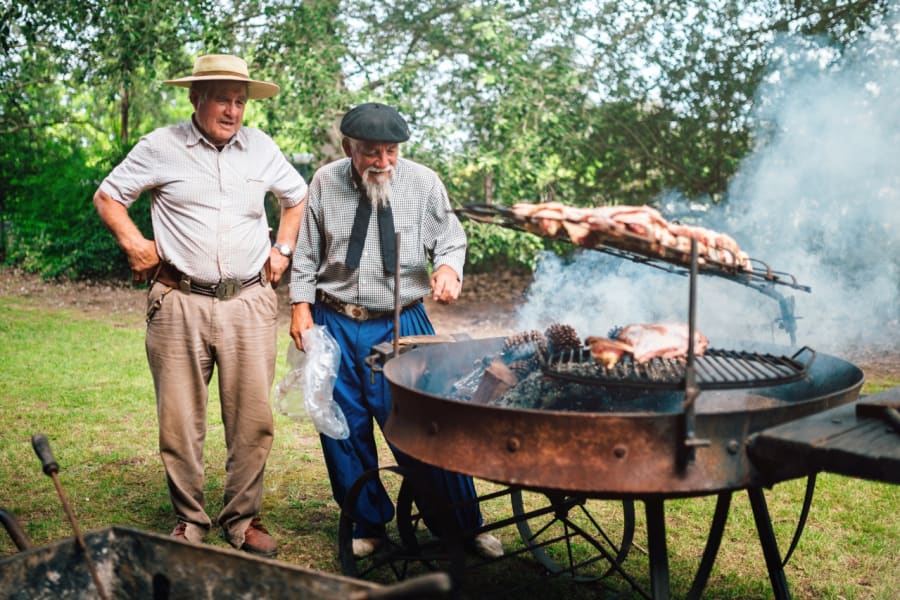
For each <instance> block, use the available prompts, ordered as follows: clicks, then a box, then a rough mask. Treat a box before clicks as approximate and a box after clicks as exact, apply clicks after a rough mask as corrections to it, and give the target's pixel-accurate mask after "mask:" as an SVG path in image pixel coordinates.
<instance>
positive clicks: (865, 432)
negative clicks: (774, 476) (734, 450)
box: [748, 388, 900, 483]
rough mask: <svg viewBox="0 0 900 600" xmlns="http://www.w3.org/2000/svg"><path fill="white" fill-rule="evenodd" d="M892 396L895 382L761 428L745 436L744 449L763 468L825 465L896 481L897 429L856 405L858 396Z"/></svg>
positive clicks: (881, 400)
mask: <svg viewBox="0 0 900 600" xmlns="http://www.w3.org/2000/svg"><path fill="white" fill-rule="evenodd" d="M895 398H900V388H893V389H891V390H887V391H886V392H883V393H881V394H878V395H877V396H871V397H867V398H864V399H861V400H859V401H858V402H855V403H851V404H847V405H844V406H839V407H837V408H833V409H831V410H827V411H824V412H821V413H817V414H814V415H810V416H809V417H806V418H803V419H797V420H795V421H790V422H788V423H783V424H781V425H778V426H776V427H772V428H770V429H766V430H765V431H762V432H760V433H758V434H756V435H754V436H753V437H752V438H751V439H750V443H749V446H748V452H749V454H750V457H751V459H753V461H754V463H756V464H757V465H758V466H759V467H760V469H761V470H763V471H767V470H768V471H771V472H773V473H791V474H796V473H815V472H818V471H828V472H832V473H838V474H841V475H847V476H850V477H859V478H863V479H872V480H875V481H884V482H889V483H900V432H898V431H897V430H896V429H895V428H894V427H893V426H892V425H891V424H890V423H889V422H888V421H887V420H884V419H882V418H878V417H876V416H873V415H872V413H869V412H867V410H865V409H864V410H863V411H862V412H860V411H859V410H858V408H857V407H858V404H859V403H860V402H866V403H867V405H869V406H876V407H877V406H885V405H890V403H892V402H893V401H894V399H895ZM875 414H876V415H877V414H878V413H877V411H876V413H875Z"/></svg>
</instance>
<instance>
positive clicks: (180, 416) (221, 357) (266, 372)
mask: <svg viewBox="0 0 900 600" xmlns="http://www.w3.org/2000/svg"><path fill="white" fill-rule="evenodd" d="M277 303H278V301H277V297H276V295H275V291H274V290H273V289H272V287H271V286H269V285H268V284H266V285H254V286H251V287H248V288H246V289H244V290H242V291H241V293H240V294H239V295H238V296H237V297H234V298H230V299H228V300H219V299H217V298H213V297H209V296H204V295H200V294H185V293H182V292H181V291H179V290H177V289H173V288H170V287H167V286H165V285H163V284H161V283H156V284H154V285H153V287H152V288H151V289H150V292H149V294H148V322H147V338H146V348H147V360H148V362H149V364H150V372H151V373H152V374H153V383H154V386H155V388H156V406H157V416H158V419H159V451H160V455H161V457H162V462H163V466H164V467H165V471H166V481H167V483H168V487H169V496H170V498H171V501H172V505H173V507H174V509H175V515H176V517H177V518H178V520H180V521H184V522H185V523H187V530H186V532H185V533H186V535H187V538H188V539H189V540H191V541H195V542H199V541H201V540H202V539H203V536H204V535H205V534H206V533H207V532H208V531H209V529H210V527H211V525H212V522H211V520H210V518H209V516H208V515H207V514H206V510H205V508H204V461H203V445H204V441H205V439H206V420H207V416H206V407H207V401H208V396H209V382H210V381H211V379H212V375H213V370H214V368H215V370H216V372H217V376H218V383H219V397H220V403H221V412H222V424H223V425H224V432H225V444H226V447H227V458H226V463H225V498H224V506H223V508H222V511H221V512H220V513H219V515H218V517H217V518H216V522H217V523H218V524H219V525H220V526H221V527H222V528H223V530H224V532H225V535H226V537H227V538H228V539H229V541H231V543H232V544H233V545H235V546H236V547H240V545H241V544H242V543H243V540H244V532H245V531H246V529H247V526H248V525H249V524H250V520H251V519H252V518H253V517H254V516H256V515H257V514H258V513H259V509H260V504H261V502H262V492H263V471H264V470H265V465H266V459H267V458H268V455H269V450H270V449H271V447H272V439H273V436H274V424H273V418H272V410H271V407H270V404H269V391H270V390H271V388H272V382H273V379H274V377H275V356H276V352H277V349H276V335H277V326H276V319H277ZM154 308H155V310H154Z"/></svg>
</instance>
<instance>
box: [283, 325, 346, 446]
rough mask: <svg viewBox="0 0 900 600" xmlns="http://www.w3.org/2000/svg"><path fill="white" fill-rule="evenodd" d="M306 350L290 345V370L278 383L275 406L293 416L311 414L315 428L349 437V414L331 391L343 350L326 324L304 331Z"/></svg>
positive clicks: (333, 434)
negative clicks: (342, 409)
mask: <svg viewBox="0 0 900 600" xmlns="http://www.w3.org/2000/svg"><path fill="white" fill-rule="evenodd" d="M301 337H302V339H303V348H304V349H305V352H300V351H299V350H297V346H296V345H294V342H291V343H290V344H289V345H288V349H287V362H288V366H290V368H291V370H290V371H288V373H287V375H285V376H284V379H282V380H281V383H279V384H278V385H276V386H275V410H277V411H278V412H280V413H281V414H283V415H286V416H288V417H291V418H292V419H301V418H303V417H304V416H305V415H308V416H309V418H310V419H312V422H313V425H315V427H316V431H318V432H319V433H322V434H324V435H327V436H328V437H331V438H334V439H336V440H345V439H347V438H348V437H350V428H349V427H348V426H347V418H346V417H345V416H344V413H343V411H341V407H340V406H338V404H337V402H335V401H334V397H333V396H332V392H333V391H334V382H335V380H336V379H337V373H338V367H339V366H340V364H341V351H340V348H339V347H338V345H337V342H336V341H335V340H334V338H333V337H331V334H330V333H328V329H327V328H326V327H325V326H324V325H314V326H313V327H311V328H310V329H307V330H306V331H304V332H303V333H302V334H301Z"/></svg>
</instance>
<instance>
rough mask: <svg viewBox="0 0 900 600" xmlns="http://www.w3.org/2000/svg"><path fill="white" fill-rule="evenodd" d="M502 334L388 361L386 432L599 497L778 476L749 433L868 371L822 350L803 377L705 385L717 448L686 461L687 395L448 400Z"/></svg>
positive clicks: (534, 483)
mask: <svg viewBox="0 0 900 600" xmlns="http://www.w3.org/2000/svg"><path fill="white" fill-rule="evenodd" d="M502 343H503V338H488V339H482V340H472V341H463V342H455V343H447V344H434V345H430V346H424V347H420V348H416V349H414V350H411V351H409V352H407V353H406V354H403V355H401V356H400V357H398V358H394V359H392V360H390V361H389V362H388V363H387V364H386V365H385V367H384V373H385V376H386V377H387V379H388V382H389V384H390V387H391V393H392V399H393V400H392V411H391V415H390V417H389V419H388V423H387V427H386V436H387V437H388V439H389V440H390V441H391V443H393V444H395V445H396V446H397V447H398V448H399V449H401V450H402V451H404V452H406V453H408V454H410V455H412V456H414V457H416V458H419V459H420V460H423V461H424V462H427V463H430V464H433V465H437V466H441V467H444V468H447V469H451V470H454V471H459V472H461V473H465V474H468V475H472V476H474V477H479V478H482V479H487V480H491V481H496V482H500V483H504V484H511V485H517V486H521V487H525V488H533V489H542V490H547V489H550V490H562V491H567V492H578V493H580V494H586V495H589V496H592V497H597V498H621V497H630V496H648V495H654V494H659V495H664V496H668V497H677V496H692V495H706V494H710V493H715V492H718V491H725V490H734V489H741V488H745V487H747V486H749V485H759V484H760V482H763V481H768V480H767V478H766V477H765V474H764V473H760V472H758V471H757V470H756V467H755V466H754V465H753V463H752V462H751V461H750V460H749V458H748V455H747V452H746V448H745V445H746V441H747V438H748V436H749V435H751V434H752V433H754V432H756V431H760V430H762V429H765V428H767V427H771V426H774V425H777V424H779V423H783V422H787V421H790V420H793V419H797V418H800V417H804V416H807V415H810V414H813V413H816V412H819V411H822V410H826V409H828V408H831V407H834V406H839V405H842V404H846V403H848V402H852V401H853V400H855V399H856V397H857V395H858V393H859V388H860V387H861V386H862V382H863V374H862V371H860V369H859V368H857V367H856V366H854V365H852V364H850V363H848V362H845V361H843V360H840V359H838V358H835V357H832V356H828V355H822V354H819V355H818V357H817V359H816V361H815V363H814V364H813V365H812V367H811V369H810V373H809V377H808V378H807V379H806V380H804V381H800V382H795V383H790V384H785V385H780V386H774V387H771V388H754V389H752V390H728V391H721V390H713V391H708V392H703V391H701V393H700V396H699V397H698V400H697V407H696V409H697V410H696V425H695V427H696V435H697V437H698V438H700V439H708V440H709V441H710V444H709V446H707V447H700V448H697V450H696V456H695V459H694V460H693V461H689V462H686V463H685V462H683V461H680V460H679V456H680V454H679V453H680V444H681V441H682V439H683V429H682V427H683V415H682V413H681V411H680V406H681V398H682V397H683V395H681V393H680V392H669V393H665V394H662V395H652V394H651V395H649V396H648V395H647V394H644V393H637V395H635V396H633V397H629V396H628V395H624V396H622V395H617V396H616V400H615V402H614V403H612V404H610V405H608V406H604V407H602V411H597V412H574V411H548V410H525V409H512V408H499V407H493V406H483V405H475V404H471V403H467V402H463V401H458V400H451V399H449V398H447V397H446V394H447V391H448V389H449V386H450V385H451V384H452V382H453V381H455V380H456V379H458V378H459V377H461V376H463V375H464V374H466V373H467V372H469V371H470V370H471V368H472V365H473V363H474V362H475V361H478V360H481V359H482V357H484V356H486V355H490V354H493V353H495V352H497V351H498V350H499V349H500V348H501V347H502Z"/></svg>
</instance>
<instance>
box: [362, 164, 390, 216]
mask: <svg viewBox="0 0 900 600" xmlns="http://www.w3.org/2000/svg"><path fill="white" fill-rule="evenodd" d="M370 173H372V174H379V173H389V174H390V175H391V177H383V178H379V179H378V180H377V181H372V180H371V179H370V178H369V174H370ZM393 174H394V167H391V166H388V167H387V168H386V169H376V168H375V167H369V168H368V169H366V172H365V173H363V176H362V184H363V188H364V189H365V190H366V195H368V196H369V201H370V202H371V203H372V208H378V207H379V206H387V205H389V204H390V203H391V178H392V176H393Z"/></svg>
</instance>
